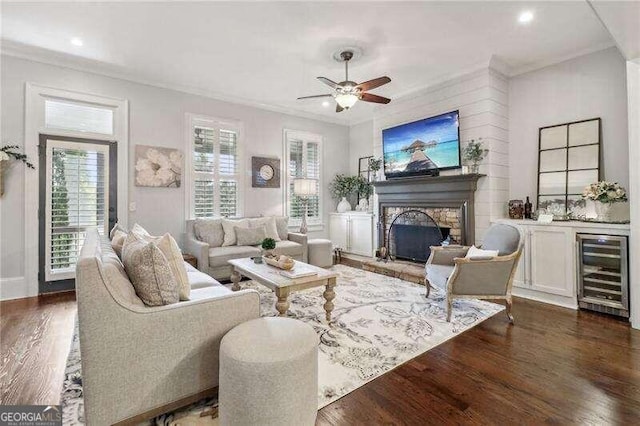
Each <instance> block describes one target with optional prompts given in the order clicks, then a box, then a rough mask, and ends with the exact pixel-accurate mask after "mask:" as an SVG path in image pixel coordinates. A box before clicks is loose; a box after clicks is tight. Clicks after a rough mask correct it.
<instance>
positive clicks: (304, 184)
mask: <svg viewBox="0 0 640 426" xmlns="http://www.w3.org/2000/svg"><path fill="white" fill-rule="evenodd" d="M293 193H294V195H295V196H296V197H300V199H301V200H302V204H303V205H304V213H303V215H302V222H301V223H300V233H301V234H306V233H307V203H308V201H309V197H310V196H312V195H318V180H317V179H306V178H296V179H294V180H293Z"/></svg>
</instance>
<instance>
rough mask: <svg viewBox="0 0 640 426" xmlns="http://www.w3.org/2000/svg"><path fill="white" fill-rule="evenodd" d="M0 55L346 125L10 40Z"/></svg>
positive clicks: (2, 42) (3, 43)
mask: <svg viewBox="0 0 640 426" xmlns="http://www.w3.org/2000/svg"><path fill="white" fill-rule="evenodd" d="M0 54H2V55H5V56H9V57H14V58H18V59H25V60H29V61H33V62H39V63H43V64H47V65H53V66H56V67H60V68H67V69H71V70H74V71H81V72H86V73H91V74H96V75H101V76H104V77H109V78H115V79H118V80H124V81H129V82H133V83H137V84H143V85H145V86H152V87H157V88H161V89H166V90H173V91H176V92H181V93H187V94H190V95H196V96H202V97H205V98H209V99H213V100H216V101H222V102H227V103H231V104H236V105H242V106H248V107H252V108H257V109H261V110H265V111H270V112H277V113H281V114H287V115H292V116H295V117H300V118H305V119H309V120H316V121H322V122H325V123H330V124H338V125H341V126H347V127H348V126H349V125H350V121H349V120H348V119H340V118H337V117H336V118H332V117H328V116H325V115H321V114H314V113H310V112H306V111H301V110H297V109H294V108H288V107H283V106H279V105H273V104H267V103H264V102H260V101H256V100H253V99H245V98H238V97H236V96H232V95H229V94H224V93H219V92H214V91H211V90H206V89H202V88H197V87H191V86H186V85H181V84H173V83H166V82H162V81H155V80H150V79H147V78H143V77H141V76H139V75H136V74H134V73H130V72H127V71H125V70H123V69H121V68H120V67H117V66H113V65H110V64H107V63H104V62H100V61H96V60H92V59H87V58H80V57H77V56H73V55H68V54H65V53H59V52H54V51H51V50H48V49H42V48H38V47H33V46H29V45H26V44H22V43H17V42H14V41H11V40H6V39H0Z"/></svg>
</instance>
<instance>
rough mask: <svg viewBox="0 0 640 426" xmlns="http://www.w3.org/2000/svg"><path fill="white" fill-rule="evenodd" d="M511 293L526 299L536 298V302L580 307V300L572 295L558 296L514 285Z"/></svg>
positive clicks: (565, 306)
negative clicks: (571, 296)
mask: <svg viewBox="0 0 640 426" xmlns="http://www.w3.org/2000/svg"><path fill="white" fill-rule="evenodd" d="M511 294H513V295H514V296H517V297H522V298H524V299H530V300H535V301H536V302H542V303H548V304H551V305H556V306H561V307H563V308H569V309H573V310H577V309H578V302H577V301H576V300H574V299H572V298H570V297H564V296H558V295H555V294H544V293H541V292H539V291H534V290H529V289H526V288H521V287H516V286H513V289H512V290H511Z"/></svg>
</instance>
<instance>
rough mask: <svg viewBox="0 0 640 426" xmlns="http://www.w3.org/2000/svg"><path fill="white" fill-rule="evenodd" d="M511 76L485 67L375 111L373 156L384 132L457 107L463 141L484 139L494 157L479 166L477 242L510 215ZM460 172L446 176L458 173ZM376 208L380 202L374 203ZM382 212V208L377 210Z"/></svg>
mask: <svg viewBox="0 0 640 426" xmlns="http://www.w3.org/2000/svg"><path fill="white" fill-rule="evenodd" d="M508 89H509V85H508V82H507V79H506V78H505V77H504V76H503V75H502V74H501V73H499V72H498V71H496V70H494V69H492V68H484V69H481V70H478V71H475V72H472V73H470V74H467V75H464V76H461V77H457V78H454V79H452V80H449V81H446V82H443V83H440V84H438V85H435V86H433V87H430V88H427V89H425V90H422V91H420V92H417V93H415V94H412V95H411V96H407V97H404V98H400V99H397V100H394V101H393V102H391V103H390V104H389V105H385V106H382V107H379V108H377V109H376V111H375V113H374V119H373V155H375V156H377V157H380V156H382V130H383V129H386V128H388V127H393V126H397V125H399V124H403V123H408V122H411V121H415V120H419V119H422V118H425V117H431V116H434V115H438V114H441V113H445V112H448V111H452V110H456V109H457V110H459V111H460V139H461V140H462V141H463V142H464V141H468V140H469V139H472V138H474V139H476V138H480V137H481V138H482V139H483V141H484V146H485V148H487V149H489V155H488V156H487V158H486V159H485V160H484V161H483V163H482V165H481V166H480V172H481V173H483V174H486V175H487V177H485V178H482V179H481V180H480V181H479V182H478V191H477V192H476V204H475V212H476V218H475V219H476V242H477V243H478V244H479V243H481V241H482V237H483V235H484V232H485V231H486V229H487V228H488V227H489V224H490V223H491V221H492V220H494V219H499V218H502V217H505V216H506V213H507V202H508V199H509V131H508V130H509V128H508V123H509V112H508V111H509V109H508V99H509V97H508ZM457 173H459V171H458V170H452V171H445V172H443V173H442V174H443V175H444V174H457ZM375 205H376V206H377V202H376V204H375ZM376 215H377V212H376Z"/></svg>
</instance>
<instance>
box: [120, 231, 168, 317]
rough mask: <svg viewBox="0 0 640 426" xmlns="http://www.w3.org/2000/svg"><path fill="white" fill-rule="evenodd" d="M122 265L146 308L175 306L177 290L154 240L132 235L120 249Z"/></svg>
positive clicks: (165, 259)
mask: <svg viewBox="0 0 640 426" xmlns="http://www.w3.org/2000/svg"><path fill="white" fill-rule="evenodd" d="M122 263H124V268H125V271H126V272H127V275H128V276H129V279H130V280H131V283H132V284H133V287H134V288H135V290H136V294H137V295H138V297H139V298H140V299H142V301H143V302H144V304H145V305H147V306H162V305H169V304H172V303H178V300H180V288H179V286H178V282H177V280H176V278H175V277H174V275H173V272H172V271H171V267H170V266H169V262H168V261H167V258H166V257H165V256H164V254H162V251H161V250H160V249H159V248H158V246H157V245H156V243H154V242H153V241H150V242H147V241H144V240H142V239H140V238H139V237H138V236H136V235H135V234H134V233H133V232H131V233H129V235H128V236H127V238H126V240H125V242H124V246H123V247H122Z"/></svg>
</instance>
